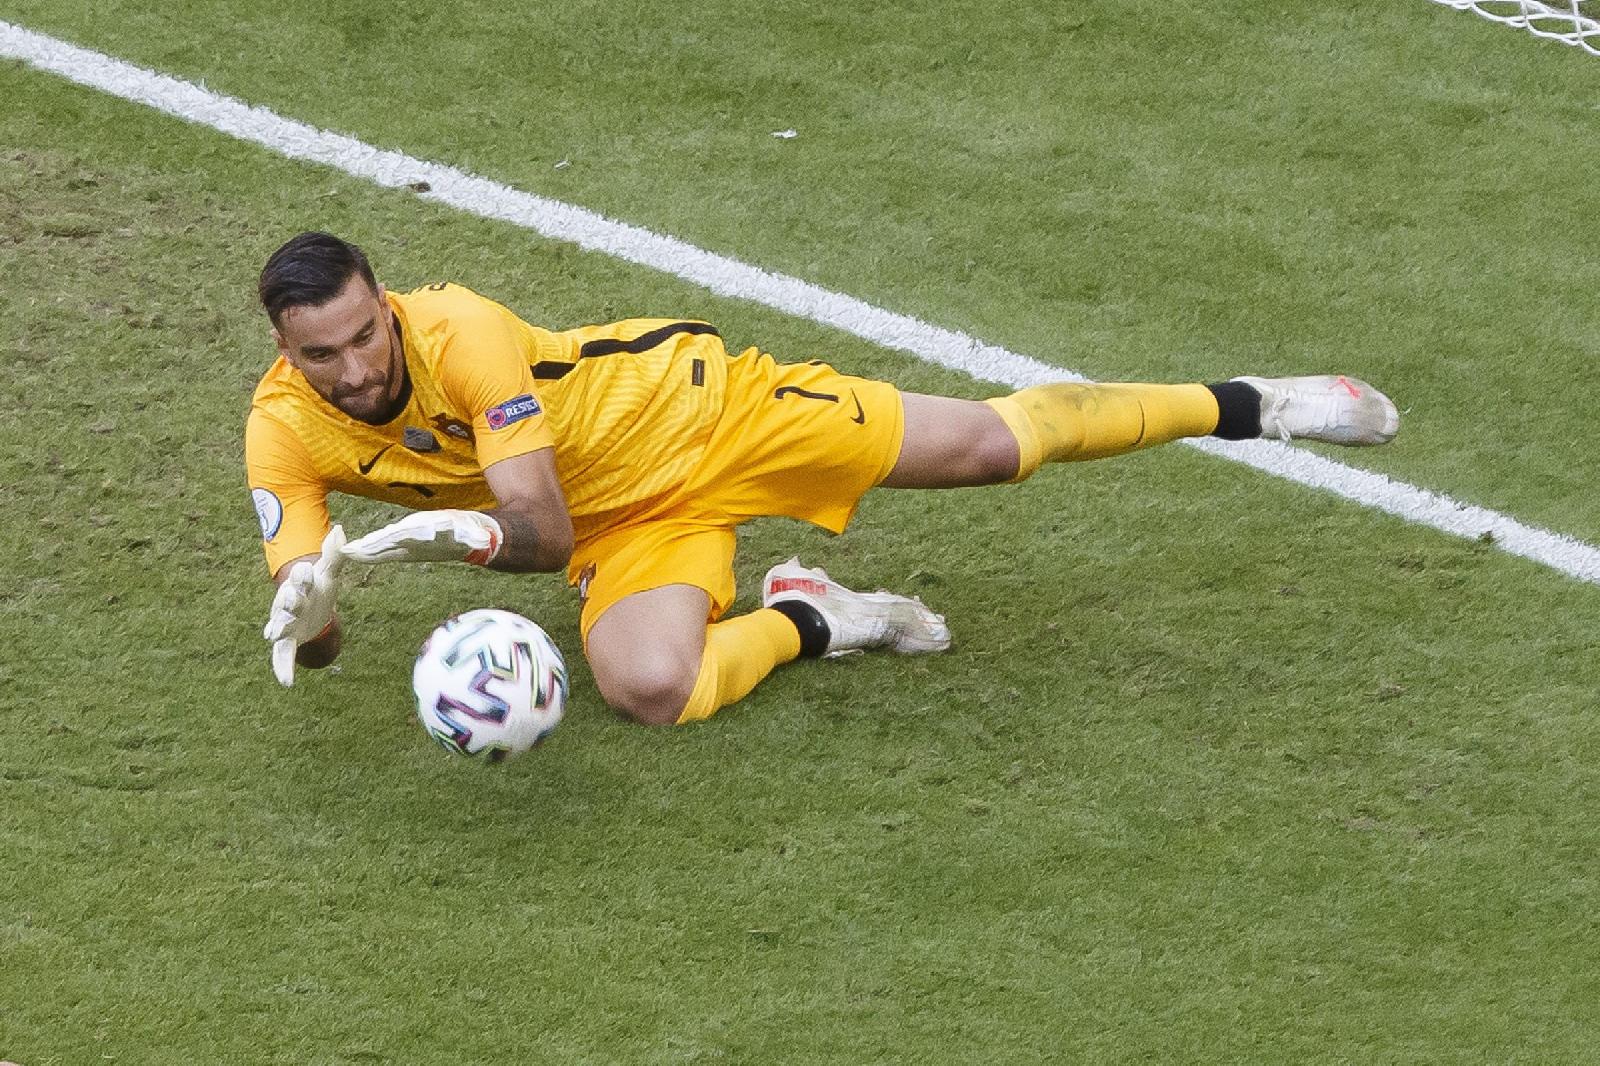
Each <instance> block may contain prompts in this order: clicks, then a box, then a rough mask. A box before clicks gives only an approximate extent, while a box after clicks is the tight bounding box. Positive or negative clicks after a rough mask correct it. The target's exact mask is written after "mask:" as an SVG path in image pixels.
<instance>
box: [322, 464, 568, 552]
mask: <svg viewBox="0 0 1600 1066" xmlns="http://www.w3.org/2000/svg"><path fill="white" fill-rule="evenodd" d="M483 473H484V477H485V478H486V479H487V480H488V482H489V488H490V489H491V490H492V491H493V492H494V495H495V500H496V501H497V502H498V504H499V506H497V507H494V508H492V509H490V510H488V511H460V510H442V511H415V512H413V513H411V514H408V515H406V516H405V517H404V518H402V519H400V520H399V521H397V522H392V523H390V524H389V525H387V526H384V527H383V528H382V529H379V530H377V531H375V532H372V533H368V534H367V535H366V536H364V537H362V538H360V539H359V540H354V541H351V542H350V543H349V544H348V545H346V546H345V549H344V554H345V556H346V557H347V558H351V559H356V560H359V561H361V562H364V563H386V562H413V563H414V562H467V563H477V564H478V565H480V566H489V567H493V568H494V569H496V570H508V571H513V572H518V573H525V572H529V571H538V570H560V569H562V568H563V567H565V566H566V565H567V560H568V559H570V558H571V557H572V517H571V516H570V515H569V514H568V513H567V501H566V497H565V496H564V495H563V494H562V492H561V482H560V479H559V478H557V476H556V461H555V449H554V448H540V449H539V450H537V451H532V452H526V453H523V454H522V455H514V456H511V457H509V458H506V459H502V460H500V461H499V462H497V463H493V464H491V465H490V466H488V467H487V468H486V469H485V470H484V472H483Z"/></svg>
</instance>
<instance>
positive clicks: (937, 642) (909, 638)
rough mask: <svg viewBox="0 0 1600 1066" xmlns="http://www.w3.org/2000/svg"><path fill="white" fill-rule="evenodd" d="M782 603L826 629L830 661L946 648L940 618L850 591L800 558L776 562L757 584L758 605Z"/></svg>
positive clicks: (907, 603) (888, 596) (919, 606)
mask: <svg viewBox="0 0 1600 1066" xmlns="http://www.w3.org/2000/svg"><path fill="white" fill-rule="evenodd" d="M785 600H798V601H799V602H801V603H807V604H810V605H811V606H812V607H814V608H816V610H817V613H818V614H820V615H822V620H823V621H824V622H826V623H827V624H828V650H827V651H826V652H824V653H823V654H824V655H825V656H827V657H829V658H832V657H833V656H836V655H848V654H849V653H850V652H853V651H862V650H865V649H867V648H892V649H894V650H895V651H897V652H899V653H900V654H902V655H925V654H927V653H929V652H935V651H944V650H945V649H946V648H948V647H949V646H950V629H949V627H948V626H946V625H945V624H944V616H943V615H940V614H934V613H933V612H932V611H930V610H928V608H927V607H925V606H923V603H922V601H921V600H919V599H917V598H915V597H913V596H896V595H895V594H894V593H892V592H887V591H885V590H883V589H879V590H878V591H877V592H852V591H851V590H850V589H847V588H845V587H844V586H843V585H841V584H839V583H838V582H837V581H835V580H833V579H832V578H831V577H829V576H828V575H827V574H826V573H824V572H823V571H822V570H820V569H811V568H809V567H804V566H801V565H800V560H799V559H790V560H789V561H788V562H786V563H779V564H778V565H777V566H774V567H773V568H772V569H771V570H768V571H767V576H766V578H765V579H764V580H763V581H762V582H761V605H762V606H763V607H771V606H772V605H773V604H775V603H782V602H784V601H785Z"/></svg>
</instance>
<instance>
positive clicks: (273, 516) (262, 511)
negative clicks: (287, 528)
mask: <svg viewBox="0 0 1600 1066" xmlns="http://www.w3.org/2000/svg"><path fill="white" fill-rule="evenodd" d="M250 502H252V503H254V504H255V505H256V517H257V518H259V519H261V539H262V540H268V541H270V540H271V539H272V538H273V537H276V536H277V535H278V530H279V529H281V528H282V527H283V502H282V501H281V500H279V499H278V497H277V496H275V495H274V494H273V493H272V492H270V491H269V490H267V489H251V490H250Z"/></svg>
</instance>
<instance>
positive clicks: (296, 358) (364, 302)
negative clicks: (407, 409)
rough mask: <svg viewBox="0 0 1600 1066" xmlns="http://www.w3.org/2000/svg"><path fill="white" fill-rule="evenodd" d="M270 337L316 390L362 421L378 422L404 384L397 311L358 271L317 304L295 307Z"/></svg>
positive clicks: (352, 416)
mask: <svg viewBox="0 0 1600 1066" xmlns="http://www.w3.org/2000/svg"><path fill="white" fill-rule="evenodd" d="M272 339H273V340H274V341H276V342H277V344H278V351H279V353H280V354H282V356H283V357H284V358H285V359H287V360H289V362H290V363H292V364H293V365H294V367H295V369H296V370H299V371H300V373H302V374H304V375H305V378H306V380H307V381H308V382H310V383H311V387H312V388H313V389H316V390H317V395H319V396H321V397H322V398H323V399H324V400H327V401H328V402H329V403H331V404H333V406H335V407H337V408H338V409H339V410H341V411H343V412H344V413H345V414H347V415H349V416H350V417H351V418H354V419H358V420H360V421H362V422H380V421H383V420H384V419H385V418H386V417H387V416H389V414H390V411H391V408H392V406H393V404H394V402H395V400H396V399H398V398H399V396H400V391H401V389H402V388H403V387H404V385H405V359H404V356H403V354H402V352H401V350H400V345H399V343H398V342H397V341H396V339H395V333H394V312H393V311H392V310H390V308H389V302H388V301H387V300H385V299H384V298H383V286H382V285H380V286H378V291H377V292H373V291H372V290H371V289H369V288H368V287H367V283H366V280H365V279H364V278H362V276H361V275H360V274H352V275H351V276H350V280H349V281H347V282H345V286H344V288H342V289H340V290H339V293H338V295H336V296H335V297H334V298H333V299H331V300H329V301H328V302H327V303H325V304H321V305H320V306H317V307H291V308H289V309H288V310H287V311H285V312H284V313H283V314H282V315H280V316H279V322H278V325H277V328H276V329H274V330H273V331H272Z"/></svg>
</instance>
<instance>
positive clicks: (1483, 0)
mask: <svg viewBox="0 0 1600 1066" xmlns="http://www.w3.org/2000/svg"><path fill="white" fill-rule="evenodd" d="M1433 2H1434V3H1436V4H1443V5H1444V6H1445V7H1453V8H1455V9H1456V10H1457V11H1471V12H1472V13H1473V14H1476V15H1482V16H1483V17H1484V18H1486V19H1489V20H1491V21H1494V22H1501V23H1504V24H1505V25H1507V26H1516V27H1518V28H1520V29H1525V30H1527V31H1528V32H1529V33H1531V34H1534V35H1535V36H1537V37H1549V38H1550V39H1551V40H1556V41H1560V42H1562V43H1563V44H1571V45H1577V46H1578V47H1579V48H1582V49H1583V50H1584V51H1585V52H1588V53H1590V54H1591V55H1600V0H1550V2H1548V3H1542V2H1540V0H1433Z"/></svg>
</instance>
